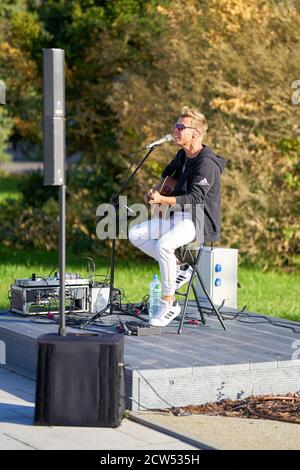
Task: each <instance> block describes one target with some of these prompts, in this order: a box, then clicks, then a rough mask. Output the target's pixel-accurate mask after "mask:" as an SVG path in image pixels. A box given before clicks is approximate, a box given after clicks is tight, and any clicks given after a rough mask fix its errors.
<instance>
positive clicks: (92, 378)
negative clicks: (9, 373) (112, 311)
mask: <svg viewBox="0 0 300 470" xmlns="http://www.w3.org/2000/svg"><path fill="white" fill-rule="evenodd" d="M124 411H125V376H124V337H123V336H122V335H120V334H110V333H102V334H67V335H66V336H60V335H58V334H46V335H42V336H40V337H39V339H38V369H37V385H36V398H35V418H34V423H35V424H37V425H47V426H99V427H117V426H119V425H120V424H121V421H122V418H123V416H124Z"/></svg>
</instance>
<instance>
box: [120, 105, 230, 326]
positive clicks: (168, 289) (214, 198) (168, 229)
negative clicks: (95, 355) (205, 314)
mask: <svg viewBox="0 0 300 470" xmlns="http://www.w3.org/2000/svg"><path fill="white" fill-rule="evenodd" d="M206 130H207V122H206V119H205V117H204V115H203V114H202V113H200V112H199V111H197V110H196V109H195V108H191V107H188V106H184V107H183V109H182V112H181V115H180V117H179V119H178V121H177V123H175V124H174V129H173V134H174V141H175V143H176V144H177V145H178V146H179V147H181V149H180V150H179V151H178V152H177V154H176V156H175V158H174V159H173V160H172V161H171V162H170V163H169V164H168V165H167V167H166V168H165V170H164V171H163V173H162V178H166V177H172V178H173V177H174V178H175V179H177V180H178V181H177V183H176V184H175V187H174V189H173V191H172V193H171V196H163V195H162V194H163V191H161V193H162V194H160V192H158V191H157V190H155V188H153V189H150V191H148V193H147V194H146V195H145V201H147V202H149V203H150V204H151V205H154V204H156V205H157V204H159V205H162V207H163V206H167V207H168V206H171V209H172V206H176V208H177V209H175V211H174V212H173V214H172V215H171V217H170V218H169V219H164V218H161V217H158V218H151V219H150V220H148V221H146V222H143V223H141V224H137V225H135V226H134V227H132V228H131V229H130V231H129V239H130V241H131V243H132V244H133V245H135V246H136V247H137V248H139V249H140V250H142V251H143V252H145V253H146V254H147V255H149V256H151V257H152V258H154V259H156V260H157V261H158V263H159V267H160V273H161V279H162V293H163V296H162V298H161V299H160V312H159V315H158V317H155V318H151V319H150V324H151V325H153V326H166V325H168V324H169V323H170V322H171V321H172V320H173V319H174V318H176V317H177V316H178V315H179V314H180V306H179V303H178V302H177V300H176V298H175V291H176V290H177V289H179V288H180V287H181V286H182V285H184V284H185V283H186V282H188V281H189V279H190V276H191V273H192V268H191V266H187V267H185V269H184V268H183V269H180V266H177V259H176V256H175V250H176V249H177V248H179V247H181V246H183V245H186V244H188V243H190V242H192V241H193V240H195V238H196V227H197V229H198V224H197V221H196V218H195V213H196V214H197V210H196V211H195V210H194V209H195V208H197V206H198V207H199V206H200V207H201V208H204V227H203V224H201V227H202V230H204V234H203V241H205V242H215V241H217V240H219V239H220V176H221V173H222V171H223V169H224V167H225V164H226V162H225V160H224V159H223V158H222V157H219V156H217V155H215V154H214V153H213V151H212V150H211V149H210V148H209V147H208V146H207V145H204V144H203V143H202V141H203V138H204V136H205V134H206ZM191 207H192V209H193V210H192V213H191V210H190V208H191ZM178 208H179V210H178ZM187 208H189V210H187ZM202 213H203V210H202ZM197 235H198V234H197Z"/></svg>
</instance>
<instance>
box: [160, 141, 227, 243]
mask: <svg viewBox="0 0 300 470" xmlns="http://www.w3.org/2000/svg"><path fill="white" fill-rule="evenodd" d="M184 164H185V168H184V171H183V172H182V169H183V167H184ZM225 165H226V161H225V160H224V158H222V157H220V156H219V155H215V154H214V152H213V151H212V150H211V149H210V148H209V147H208V146H207V145H203V147H202V149H201V151H200V152H199V154H198V155H197V156H196V157H193V158H186V155H185V151H184V150H183V149H181V150H179V152H178V153H177V155H176V156H175V158H174V159H173V160H172V161H171V162H170V163H169V164H168V166H167V167H166V168H165V170H164V171H163V173H162V177H163V178H165V177H166V176H170V177H172V178H175V179H177V180H178V182H177V184H176V186H175V188H174V191H173V194H172V195H173V196H175V197H176V204H179V205H180V206H181V207H182V209H184V205H186V204H189V205H191V206H192V207H196V205H199V204H202V205H203V206H204V241H205V242H216V241H217V240H219V239H220V228H221V178H220V177H221V173H222V171H223V170H224V167H225ZM193 214H194V211H193ZM194 217H195V216H194V215H193V219H194ZM194 221H195V220H194Z"/></svg>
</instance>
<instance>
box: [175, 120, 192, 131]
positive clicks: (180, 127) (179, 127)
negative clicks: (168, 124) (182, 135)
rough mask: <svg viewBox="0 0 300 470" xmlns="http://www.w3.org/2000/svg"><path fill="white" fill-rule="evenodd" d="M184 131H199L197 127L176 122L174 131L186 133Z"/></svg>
mask: <svg viewBox="0 0 300 470" xmlns="http://www.w3.org/2000/svg"><path fill="white" fill-rule="evenodd" d="M184 129H196V130H198V129H197V128H196V127H190V126H185V125H184V124H181V123H179V122H175V124H173V130H174V131H180V132H181V131H184Z"/></svg>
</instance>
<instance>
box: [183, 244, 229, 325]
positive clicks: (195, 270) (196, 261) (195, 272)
mask: <svg viewBox="0 0 300 470" xmlns="http://www.w3.org/2000/svg"><path fill="white" fill-rule="evenodd" d="M184 249H185V251H184V255H183V256H182V255H180V261H181V262H184V258H185V255H186V253H187V252H188V253H189V255H190V257H191V260H192V263H193V272H192V276H191V279H190V281H189V283H188V287H187V290H186V293H185V294H181V295H183V296H184V297H185V301H184V306H183V311H182V316H181V321H180V325H179V328H178V334H181V332H182V327H183V323H184V319H185V314H186V310H187V306H188V300H189V294H190V290H191V287H192V289H193V293H194V297H195V300H196V303H197V307H198V311H199V314H200V317H201V321H202V323H203V324H204V325H205V323H206V322H205V318H204V313H203V309H202V307H201V304H200V301H199V298H198V296H197V292H196V289H195V287H194V284H193V280H194V277H195V276H197V278H198V280H199V282H200V285H201V287H202V289H203V291H204V293H205V296H206V298H207V300H208V301H209V303H210V305H211V308H212V310H213V311H214V313H215V314H216V316H217V318H218V320H219V322H220V323H221V325H222V327H223V329H224V330H226V329H227V328H226V326H225V323H224V321H223V318H222V316H221V314H220V312H219V310H218V309H217V308H216V306H215V304H214V303H213V301H212V299H211V298H210V295H209V293H208V292H207V289H206V288H205V286H204V284H203V281H202V279H201V276H200V274H199V272H198V265H199V261H200V257H201V254H202V251H203V246H202V247H201V248H200V249H199V251H198V253H197V256H196V258H195V257H193V255H192V253H191V250H186V247H184Z"/></svg>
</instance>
